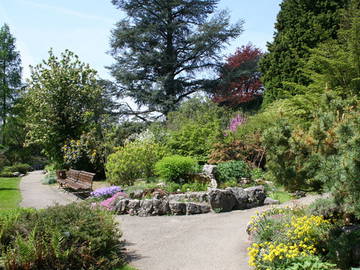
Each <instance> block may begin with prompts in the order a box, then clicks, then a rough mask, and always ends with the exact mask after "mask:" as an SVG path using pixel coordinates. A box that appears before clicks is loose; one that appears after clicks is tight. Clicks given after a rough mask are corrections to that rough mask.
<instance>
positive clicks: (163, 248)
mask: <svg viewBox="0 0 360 270" xmlns="http://www.w3.org/2000/svg"><path fill="white" fill-rule="evenodd" d="M318 197H319V196H309V197H305V198H302V199H300V200H295V201H291V202H288V203H287V204H283V205H282V206H285V205H292V204H309V203H311V202H312V201H314V200H315V199H316V198H318ZM270 207H271V206H263V207H258V208H253V209H248V210H241V211H232V212H228V213H221V214H215V213H209V214H203V215H194V216H160V217H159V216H154V217H146V218H144V217H137V216H118V217H117V220H118V221H119V222H120V224H121V229H122V231H123V233H124V239H125V240H126V248H127V250H128V252H129V255H130V259H131V260H132V261H131V265H133V266H134V267H136V268H137V269H139V270H247V269H250V267H249V266H248V256H247V248H248V246H249V243H250V242H249V240H248V235H247V233H246V231H245V230H246V226H247V224H248V222H249V221H250V218H251V216H253V215H255V214H256V212H257V211H259V212H260V211H264V210H265V209H268V208H270Z"/></svg>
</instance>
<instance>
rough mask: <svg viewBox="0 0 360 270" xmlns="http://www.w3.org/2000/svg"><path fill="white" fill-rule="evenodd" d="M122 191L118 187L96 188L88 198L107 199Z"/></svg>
mask: <svg viewBox="0 0 360 270" xmlns="http://www.w3.org/2000/svg"><path fill="white" fill-rule="evenodd" d="M122 191H123V190H122V188H121V187H119V186H111V187H103V188H98V189H96V190H94V191H93V192H91V193H90V196H91V197H94V198H107V197H111V196H112V195H114V194H115V193H118V192H122Z"/></svg>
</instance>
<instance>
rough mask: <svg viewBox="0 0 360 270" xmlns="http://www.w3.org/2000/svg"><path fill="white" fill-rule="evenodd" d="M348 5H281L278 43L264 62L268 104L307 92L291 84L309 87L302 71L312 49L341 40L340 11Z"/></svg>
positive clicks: (333, 0) (293, 0)
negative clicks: (339, 32) (339, 30)
mask: <svg viewBox="0 0 360 270" xmlns="http://www.w3.org/2000/svg"><path fill="white" fill-rule="evenodd" d="M347 2H348V1H347V0H326V1H324V0H314V1H308V0H300V1H298V0H285V1H283V2H282V3H281V10H280V12H279V14H278V16H277V22H276V24H275V28H276V32H275V36H274V41H273V42H272V43H269V45H268V51H269V53H268V54H266V55H265V57H264V58H263V59H262V61H261V63H260V66H261V71H262V72H263V77H262V81H263V83H264V85H265V89H266V91H265V98H264V103H265V104H270V103H271V102H272V101H274V100H277V99H281V98H287V97H290V96H292V95H296V94H303V93H304V92H303V91H302V90H300V89H296V87H293V86H292V85H291V83H298V84H302V85H308V83H309V79H308V78H307V77H306V76H305V75H304V72H302V71H301V68H302V67H303V66H304V63H305V59H308V57H309V55H310V52H309V48H315V47H316V46H317V45H318V44H319V43H320V42H323V41H325V40H328V39H331V38H336V37H337V31H338V29H339V24H340V9H341V8H344V7H345V6H346V4H347ZM289 83H290V84H289ZM304 91H306V89H305V90H304Z"/></svg>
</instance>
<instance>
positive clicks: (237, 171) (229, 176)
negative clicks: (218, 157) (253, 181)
mask: <svg viewBox="0 0 360 270" xmlns="http://www.w3.org/2000/svg"><path fill="white" fill-rule="evenodd" d="M242 177H247V178H248V177H250V169H249V166H248V165H247V164H246V163H245V162H244V161H241V160H233V161H228V162H223V163H220V164H219V165H218V166H217V167H216V170H215V178H216V180H217V181H219V182H226V181H232V180H235V181H238V180H240V178H242Z"/></svg>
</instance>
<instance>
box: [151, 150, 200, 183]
mask: <svg viewBox="0 0 360 270" xmlns="http://www.w3.org/2000/svg"><path fill="white" fill-rule="evenodd" d="M198 170H199V167H198V163H197V161H196V160H195V159H194V158H191V157H183V156H179V155H173V156H169V157H164V158H163V159H161V160H159V161H158V162H157V163H156V164H155V172H156V174H157V175H159V176H160V177H161V178H163V179H164V180H167V181H174V182H176V183H184V182H186V181H187V180H188V177H189V175H190V174H192V173H196V172H197V171H198Z"/></svg>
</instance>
